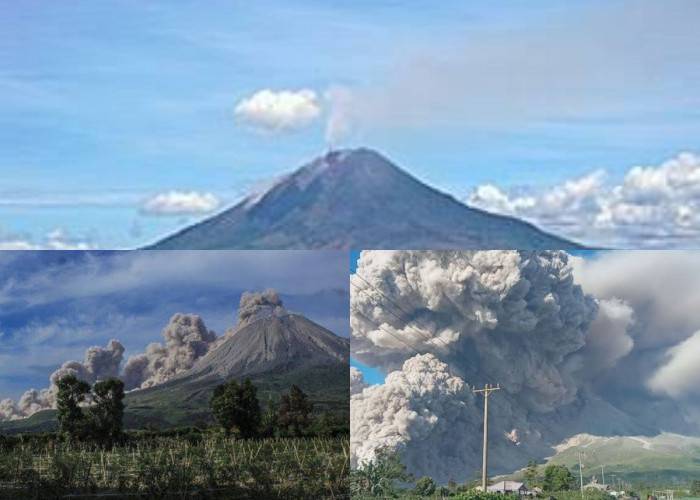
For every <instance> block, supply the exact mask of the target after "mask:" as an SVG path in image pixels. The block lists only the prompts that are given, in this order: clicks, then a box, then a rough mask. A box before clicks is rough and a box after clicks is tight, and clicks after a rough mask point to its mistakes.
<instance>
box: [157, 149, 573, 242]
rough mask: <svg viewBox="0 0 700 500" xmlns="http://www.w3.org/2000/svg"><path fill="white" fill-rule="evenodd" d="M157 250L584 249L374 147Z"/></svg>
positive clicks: (335, 155) (347, 153)
mask: <svg viewBox="0 0 700 500" xmlns="http://www.w3.org/2000/svg"><path fill="white" fill-rule="evenodd" d="M149 248H151V249H163V250H168V249H202V250H204V249H227V248H231V249H354V248H374V249H402V248H411V249H435V250H437V249H458V248H470V249H495V248H498V249H507V248H510V249H516V248H517V249H552V248H557V249H577V248H582V247H581V245H579V244H576V243H574V242H571V241H567V240H565V239H562V238H559V237H556V236H553V235H550V234H548V233H546V232H544V231H542V230H540V229H538V228H536V227H535V226H533V225H532V224H529V223H527V222H523V221H521V220H518V219H516V218H512V217H507V216H503V215H496V214H491V213H488V212H485V211H483V210H479V209H476V208H471V207H469V206H467V205H465V204H463V203H461V202H460V201H458V200H456V199H455V198H453V197H452V196H450V195H447V194H445V193H442V192H439V191H437V190H435V189H433V188H431V187H429V186H427V185H426V184H424V183H422V182H420V181H419V180H417V179H416V178H414V177H412V176H411V175H409V174H408V173H406V172H405V171H403V170H401V169H400V168H399V167H397V166H396V165H394V164H393V163H392V162H391V161H389V160H388V159H387V158H385V157H384V156H382V155H381V154H379V153H377V152H376V151H373V150H371V149H366V148H360V149H350V150H340V151H332V152H329V153H327V154H325V155H323V156H321V157H319V158H317V159H315V160H313V161H312V162H311V163H309V164H307V165H305V166H303V167H301V168H299V169H298V170H296V171H294V172H292V173H291V174H289V175H287V176H285V177H283V178H281V180H279V181H278V182H276V183H275V184H274V185H273V186H272V187H270V188H269V189H267V190H266V191H263V192H260V193H257V194H255V195H251V196H248V197H247V198H245V199H244V200H243V201H241V202H240V203H238V204H237V205H235V206H234V207H232V208H230V209H228V210H225V211H224V212H222V213H219V214H218V215H215V216H213V217H211V218H209V219H206V220H204V221H202V222H199V223H196V224H194V225H192V226H189V227H187V228H185V229H183V230H181V231H179V232H177V233H175V234H173V235H171V236H168V237H166V238H165V239H163V240H161V241H159V242H157V243H155V244H153V245H151V246H150V247H149Z"/></svg>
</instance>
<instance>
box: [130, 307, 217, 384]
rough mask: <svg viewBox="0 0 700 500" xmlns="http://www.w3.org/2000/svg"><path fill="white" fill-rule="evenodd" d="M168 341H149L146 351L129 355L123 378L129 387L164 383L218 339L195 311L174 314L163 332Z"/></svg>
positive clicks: (202, 353)
mask: <svg viewBox="0 0 700 500" xmlns="http://www.w3.org/2000/svg"><path fill="white" fill-rule="evenodd" d="M162 335H163V338H164V339H165V344H160V343H157V342H154V343H152V344H149V345H148V347H147V348H146V352H145V353H144V354H137V355H135V356H132V357H130V358H129V360H128V361H127V362H126V365H125V366H124V372H123V375H122V379H123V380H124V385H125V387H126V388H127V389H135V388H142V389H143V388H146V387H152V386H154V385H157V384H162V383H163V382H166V381H168V380H170V379H171V378H173V377H174V376H175V375H177V374H178V373H181V372H184V371H185V370H187V369H189V368H191V367H192V366H193V365H194V363H195V361H196V360H197V359H199V358H200V357H202V356H204V355H205V354H206V353H207V352H208V351H209V349H210V348H211V346H212V345H213V344H214V342H215V341H216V333H214V332H213V331H210V330H208V329H207V327H206V325H205V324H204V321H203V320H202V318H201V317H199V316H197V315H196V314H179V313H178V314H175V315H174V316H173V317H172V318H171V319H170V322H169V323H168V324H167V326H166V327H165V328H163V332H162Z"/></svg>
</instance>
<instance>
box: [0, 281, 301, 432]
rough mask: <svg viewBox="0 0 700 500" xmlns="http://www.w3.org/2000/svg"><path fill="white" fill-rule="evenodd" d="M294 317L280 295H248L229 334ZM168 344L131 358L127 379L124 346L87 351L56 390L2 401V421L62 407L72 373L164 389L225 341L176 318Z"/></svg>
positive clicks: (190, 319) (194, 319) (66, 366)
mask: <svg viewBox="0 0 700 500" xmlns="http://www.w3.org/2000/svg"><path fill="white" fill-rule="evenodd" d="M285 314H288V311H287V310H286V309H285V308H284V306H283V304H282V300H281V299H280V297H279V293H278V292H277V290H274V289H268V290H265V291H264V292H260V293H256V292H244V293H243V295H242V296H241V300H240V308H239V309H238V318H239V321H238V324H237V325H236V326H235V327H234V328H231V329H230V330H229V332H228V333H230V334H233V333H235V331H236V330H238V329H239V328H241V327H242V326H245V325H247V324H249V323H251V322H253V321H255V320H256V319H259V318H263V317H267V316H270V315H276V316H282V315H285ZM162 335H163V339H164V340H165V342H164V343H157V342H154V343H151V344H149V345H148V347H146V352H145V353H142V354H136V355H134V356H131V357H130V358H129V359H128V360H127V362H126V364H125V365H124V370H123V371H122V373H121V375H120V373H119V368H120V365H121V362H122V359H123V355H124V346H122V344H121V343H120V342H119V341H117V340H110V342H109V344H108V345H107V348H102V347H90V348H88V349H87V350H86V351H85V360H84V361H83V362H82V363H81V362H79V361H67V362H65V363H63V365H62V366H61V368H59V369H58V370H56V371H55V372H54V373H53V374H52V375H51V379H50V382H51V385H50V386H49V387H48V388H47V389H42V390H41V391H37V390H36V389H31V390H29V391H27V392H25V393H24V395H22V397H21V398H20V399H19V401H18V402H17V403H15V402H14V401H12V400H11V399H9V398H8V399H4V400H2V401H0V421H3V420H14V419H18V418H24V417H27V416H29V415H31V414H33V413H36V412H37V411H40V410H43V409H47V408H53V407H55V405H56V393H57V389H56V381H57V380H58V379H59V378H61V377H63V376H65V375H68V374H75V375H77V376H78V377H79V378H81V379H83V380H87V381H88V382H90V383H94V382H95V381H97V380H101V379H104V378H106V377H115V376H120V378H121V379H122V380H123V381H124V385H125V387H126V389H139V388H146V387H151V386H154V385H157V384H162V383H163V382H166V381H168V380H170V379H171V378H173V377H175V376H176V375H178V374H179V373H182V372H185V371H186V370H188V369H189V368H192V366H193V365H194V363H195V361H197V360H198V359H199V358H201V357H202V356H204V355H205V354H207V352H209V351H210V350H211V349H214V348H216V346H217V345H218V343H219V342H221V341H222V340H223V338H224V337H221V338H217V336H216V333H214V332H213V331H211V330H209V329H207V327H206V325H205V324H204V321H203V320H202V318H201V317H199V316H197V315H196V314H180V313H178V314H175V315H174V316H173V317H172V318H171V319H170V322H169V323H168V324H167V325H166V326H165V328H163V331H162Z"/></svg>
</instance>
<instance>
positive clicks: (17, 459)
mask: <svg viewBox="0 0 700 500" xmlns="http://www.w3.org/2000/svg"><path fill="white" fill-rule="evenodd" d="M13 438H14V437H13ZM15 440H18V439H17V438H15ZM7 444H8V443H7V442H6V443H5V445H6V446H7ZM348 446H349V443H348V439H347V438H346V437H343V438H304V439H291V438H286V439H264V440H239V439H234V438H229V437H225V436H223V435H216V434H209V435H208V436H206V437H204V438H203V439H201V440H198V441H195V443H194V444H192V443H190V442H188V440H186V439H182V438H180V437H171V438H160V437H158V438H154V439H151V440H136V442H135V443H130V442H127V444H125V445H122V446H116V447H114V448H111V449H109V450H104V449H100V448H96V447H94V446H91V445H90V444H89V443H75V442H70V441H65V440H58V441H55V442H52V443H50V444H47V443H44V442H40V441H38V440H34V441H32V440H31V439H29V440H27V442H26V443H22V442H20V443H14V445H12V446H10V448H9V449H8V448H4V449H0V498H3V499H23V500H24V499H45V498H46V499H48V498H61V497H62V496H63V495H66V494H69V493H70V494H74V495H76V494H98V493H99V494H104V495H107V494H120V493H121V494H127V493H129V494H135V493H138V494H141V495H144V496H149V498H150V497H151V496H156V497H159V498H192V497H196V498H241V499H247V498H248V499H269V498H285V499H290V500H295V499H299V500H301V499H307V498H311V499H313V498H322V497H333V496H335V497H336V498H337V497H338V495H343V494H347V493H348V479H347V474H348V470H349V466H350V464H349V458H348V457H349V449H348Z"/></svg>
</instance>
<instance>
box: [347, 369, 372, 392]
mask: <svg viewBox="0 0 700 500" xmlns="http://www.w3.org/2000/svg"><path fill="white" fill-rule="evenodd" d="M365 387H368V386H367V384H366V383H365V377H364V376H363V375H362V372H361V371H360V370H358V369H357V368H355V367H354V366H351V367H350V395H353V394H357V393H360V392H362V390H363V389H364V388H365Z"/></svg>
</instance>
